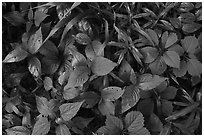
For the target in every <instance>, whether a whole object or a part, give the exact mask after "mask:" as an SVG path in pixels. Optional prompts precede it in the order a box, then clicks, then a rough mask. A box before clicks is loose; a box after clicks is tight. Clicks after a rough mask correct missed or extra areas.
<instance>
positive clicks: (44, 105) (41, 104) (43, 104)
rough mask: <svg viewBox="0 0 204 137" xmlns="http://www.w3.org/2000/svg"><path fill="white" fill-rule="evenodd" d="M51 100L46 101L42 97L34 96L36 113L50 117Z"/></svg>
mask: <svg viewBox="0 0 204 137" xmlns="http://www.w3.org/2000/svg"><path fill="white" fill-rule="evenodd" d="M51 103H52V100H50V101H48V100H47V99H46V98H44V97H39V96H36V105H37V109H38V111H39V112H40V113H41V114H42V115H45V116H48V115H49V116H51V115H52V113H53V112H52V106H51Z"/></svg>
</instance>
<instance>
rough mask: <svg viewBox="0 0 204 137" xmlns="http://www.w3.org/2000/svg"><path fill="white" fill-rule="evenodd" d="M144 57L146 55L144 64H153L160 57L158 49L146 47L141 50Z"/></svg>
mask: <svg viewBox="0 0 204 137" xmlns="http://www.w3.org/2000/svg"><path fill="white" fill-rule="evenodd" d="M141 51H142V53H143V55H144V62H145V63H151V62H153V61H154V60H155V59H156V58H157V56H158V55H159V53H158V51H157V49H156V48H153V47H145V48H142V49H141Z"/></svg>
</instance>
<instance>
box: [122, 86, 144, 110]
mask: <svg viewBox="0 0 204 137" xmlns="http://www.w3.org/2000/svg"><path fill="white" fill-rule="evenodd" d="M139 92H140V91H139V89H138V87H136V86H134V85H130V86H127V87H126V88H125V91H124V94H123V95H122V113H124V112H125V111H127V110H129V109H130V108H132V107H133V106H135V105H136V104H137V102H138V101H139V99H140V95H139Z"/></svg>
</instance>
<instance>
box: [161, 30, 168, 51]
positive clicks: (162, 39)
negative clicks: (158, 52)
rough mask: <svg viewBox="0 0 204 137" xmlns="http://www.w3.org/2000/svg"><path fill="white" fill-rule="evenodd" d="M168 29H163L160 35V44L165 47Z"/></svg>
mask: <svg viewBox="0 0 204 137" xmlns="http://www.w3.org/2000/svg"><path fill="white" fill-rule="evenodd" d="M168 35H169V34H168V31H165V32H164V33H163V34H162V37H161V43H162V46H163V47H165V45H166V41H167V39H168Z"/></svg>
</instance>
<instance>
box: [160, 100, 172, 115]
mask: <svg viewBox="0 0 204 137" xmlns="http://www.w3.org/2000/svg"><path fill="white" fill-rule="evenodd" d="M161 109H162V114H163V115H164V116H169V115H171V114H172V112H173V105H172V102H170V101H168V100H165V99H163V100H161Z"/></svg>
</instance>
